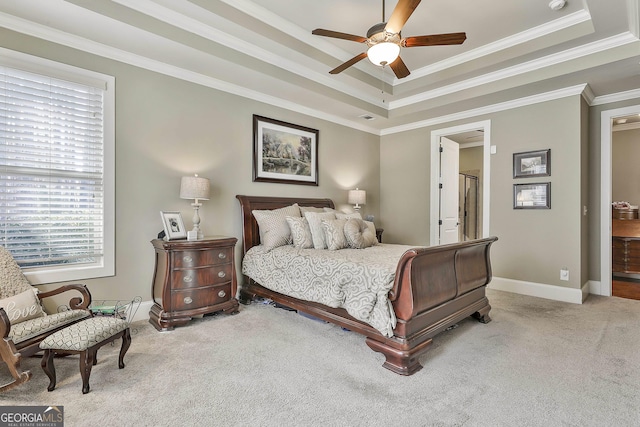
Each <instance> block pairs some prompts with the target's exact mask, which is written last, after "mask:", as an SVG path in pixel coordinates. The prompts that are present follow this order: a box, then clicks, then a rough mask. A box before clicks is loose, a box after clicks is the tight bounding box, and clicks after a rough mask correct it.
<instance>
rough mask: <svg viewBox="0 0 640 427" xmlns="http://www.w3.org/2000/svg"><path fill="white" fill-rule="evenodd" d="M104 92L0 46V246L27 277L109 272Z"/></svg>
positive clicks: (109, 164)
mask: <svg viewBox="0 0 640 427" xmlns="http://www.w3.org/2000/svg"><path fill="white" fill-rule="evenodd" d="M113 92H114V79H113V78H112V77H109V76H104V75H101V74H97V73H93V72H89V71H86V70H81V69H77V68H75V67H71V66H67V65H64V64H58V63H54V62H51V61H46V60H42V59H40V58H34V57H29V56H27V55H24V54H19V53H16V52H12V51H8V50H0V244H1V245H3V246H5V247H6V248H7V249H8V250H10V251H11V253H12V254H13V256H14V258H15V259H16V261H17V262H18V264H19V265H20V266H21V267H22V269H23V271H24V272H25V274H26V275H27V276H28V277H29V280H30V281H31V283H34V284H36V283H51V282H60V281H67V280H77V279H87V278H92V277H101V276H107V275H113V274H114V253H113V252H114V242H113V240H114V224H113V221H114V216H113V206H114V203H113V198H114V188H113V182H114V180H113V175H114V164H113V163H114V162H113V152H114V136H113V135H114V132H113V123H114V120H113V116H114V96H113Z"/></svg>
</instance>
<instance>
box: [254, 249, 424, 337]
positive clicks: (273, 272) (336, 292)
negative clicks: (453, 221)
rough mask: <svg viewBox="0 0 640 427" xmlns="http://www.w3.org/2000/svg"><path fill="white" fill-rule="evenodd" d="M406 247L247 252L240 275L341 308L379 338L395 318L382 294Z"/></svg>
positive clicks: (389, 331) (388, 332)
mask: <svg viewBox="0 0 640 427" xmlns="http://www.w3.org/2000/svg"><path fill="white" fill-rule="evenodd" d="M410 248H412V246H404V245H388V244H379V245H375V246H372V247H370V248H366V249H341V250H338V251H330V250H326V249H325V250H320V249H299V248H294V247H293V246H281V247H279V248H276V249H272V250H270V251H267V250H265V249H264V248H263V247H262V246H261V245H260V246H255V247H253V248H251V249H250V250H249V251H248V252H247V253H246V255H245V256H244V259H243V261H242V273H243V274H245V275H246V276H249V277H251V278H252V279H253V280H255V281H256V282H258V283H259V284H261V285H262V286H264V287H265V288H268V289H271V290H273V291H276V292H279V293H281V294H285V295H289V296H292V297H294V298H298V299H302V300H305V301H313V302H318V303H321V304H324V305H327V306H330V307H334V308H335V307H341V308H344V309H346V310H347V312H348V313H349V314H350V315H351V316H353V317H355V318H356V319H358V320H361V321H363V322H366V323H368V324H370V325H371V326H373V327H374V328H376V329H377V330H378V331H380V333H382V334H383V335H385V336H389V337H390V336H392V335H393V328H395V325H396V317H395V313H394V312H393V307H392V305H391V302H390V301H389V300H388V298H387V294H388V292H389V290H390V289H391V287H392V286H393V281H394V278H395V273H396V267H397V265H398V261H399V260H400V258H401V257H402V254H403V253H404V252H405V251H407V250H408V249H410Z"/></svg>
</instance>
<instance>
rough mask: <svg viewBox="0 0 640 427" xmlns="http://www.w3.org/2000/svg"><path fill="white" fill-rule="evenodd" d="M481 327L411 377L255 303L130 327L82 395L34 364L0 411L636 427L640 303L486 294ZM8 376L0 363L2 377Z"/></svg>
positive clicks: (90, 421) (440, 350)
mask: <svg viewBox="0 0 640 427" xmlns="http://www.w3.org/2000/svg"><path fill="white" fill-rule="evenodd" d="M487 293H488V297H489V301H490V303H491V305H492V307H493V308H492V311H491V317H492V318H493V321H492V322H490V323H489V324H486V325H485V324H481V323H479V322H477V321H475V320H474V319H471V318H469V319H465V320H464V321H462V322H460V323H459V324H458V327H457V328H453V329H451V330H448V331H445V332H443V333H441V334H440V335H438V336H437V337H436V338H435V339H434V342H433V345H432V347H431V349H430V350H429V351H428V352H427V353H426V354H425V355H424V356H423V357H422V358H421V362H422V364H423V365H424V369H422V370H421V371H419V372H417V373H416V374H414V375H412V376H410V377H403V376H399V375H396V374H394V373H392V372H390V371H388V370H386V369H384V368H382V366H381V365H382V363H383V361H384V357H383V356H382V355H380V354H378V353H374V352H372V351H371V350H370V349H369V347H367V345H366V344H365V342H364V338H363V337H362V336H360V335H358V334H355V333H352V332H348V331H345V330H343V329H341V328H339V327H337V326H335V325H331V324H326V323H323V322H319V321H316V320H311V319H308V318H304V317H302V316H300V315H298V314H297V313H295V312H290V311H286V310H282V309H277V308H275V307H273V306H270V305H265V304H256V303H254V304H251V305H249V306H242V305H241V306H240V310H241V311H240V313H239V314H237V315H235V316H228V315H217V316H210V317H204V318H202V319H195V320H194V321H192V322H191V323H190V324H189V325H188V326H184V327H181V328H176V329H175V330H174V331H171V332H163V333H159V332H157V331H156V330H155V329H154V328H153V327H152V326H151V325H150V324H149V323H147V322H136V323H133V324H132V331H133V334H132V339H133V341H132V345H131V348H130V349H129V352H128V353H127V355H126V357H125V364H126V367H125V368H124V369H122V370H120V369H118V366H117V364H118V362H117V361H118V351H119V348H120V341H119V340H118V341H116V342H115V345H113V346H112V345H107V346H105V347H103V348H102V349H101V350H100V351H99V352H98V364H97V365H96V366H94V367H93V371H92V373H91V381H90V384H91V391H90V393H88V394H86V395H83V394H82V392H81V387H82V381H81V378H80V373H79V368H78V358H77V356H70V357H65V358H56V360H55V366H56V370H57V374H58V385H57V388H56V389H55V390H54V391H52V392H47V385H48V383H49V380H48V378H47V377H46V375H45V374H44V373H43V371H42V369H41V368H40V359H39V358H28V359H27V360H25V361H24V362H23V368H25V369H31V371H32V372H33V377H32V379H31V381H29V382H28V383H26V384H24V385H22V386H20V387H18V388H16V389H13V390H10V391H8V392H5V393H3V394H2V395H0V405H52V406H53V405H60V406H64V413H65V425H66V426H102V425H105V426H116V425H118V426H196V425H198V426H218V425H220V426H222V425H225V426H228V425H234V426H235V425H238V426H377V425H411V426H637V425H640V369H638V367H639V366H640V301H634V300H626V299H622V298H617V297H610V298H606V297H599V296H590V297H589V298H588V299H587V301H586V302H585V303H584V304H582V305H577V304H569V303H562V302H557V301H550V300H545V299H540V298H534V297H527V296H522V295H517V294H511V293H507V292H500V291H495V290H488V291H487ZM9 379H10V377H9V374H8V371H7V369H6V367H0V381H2V383H5V382H8V381H9Z"/></svg>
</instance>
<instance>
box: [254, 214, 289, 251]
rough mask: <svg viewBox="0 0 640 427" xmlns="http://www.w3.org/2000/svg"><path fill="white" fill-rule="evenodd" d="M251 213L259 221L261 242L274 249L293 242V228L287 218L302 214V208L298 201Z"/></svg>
mask: <svg viewBox="0 0 640 427" xmlns="http://www.w3.org/2000/svg"><path fill="white" fill-rule="evenodd" d="M251 213H253V216H254V217H255V218H256V221H257V222H258V227H259V230H260V243H262V244H263V245H264V246H265V248H267V249H273V248H277V247H278V246H284V245H288V244H289V243H291V229H290V228H289V224H288V223H287V219H286V218H287V217H288V216H291V217H299V216H300V208H299V207H298V204H297V203H296V204H293V205H291V206H286V207H284V208H280V209H274V210H271V211H269V210H254V211H252V212H251Z"/></svg>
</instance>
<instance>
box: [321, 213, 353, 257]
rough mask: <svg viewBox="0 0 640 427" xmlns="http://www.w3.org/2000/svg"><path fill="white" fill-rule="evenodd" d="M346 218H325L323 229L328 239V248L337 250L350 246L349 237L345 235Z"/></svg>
mask: <svg viewBox="0 0 640 427" xmlns="http://www.w3.org/2000/svg"><path fill="white" fill-rule="evenodd" d="M346 222H347V220H346V219H323V220H322V229H323V230H324V238H325V240H326V241H327V249H329V250H330V251H336V250H338V249H344V248H348V247H349V244H348V243H347V238H346V237H345V236H344V225H345V224H346Z"/></svg>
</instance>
